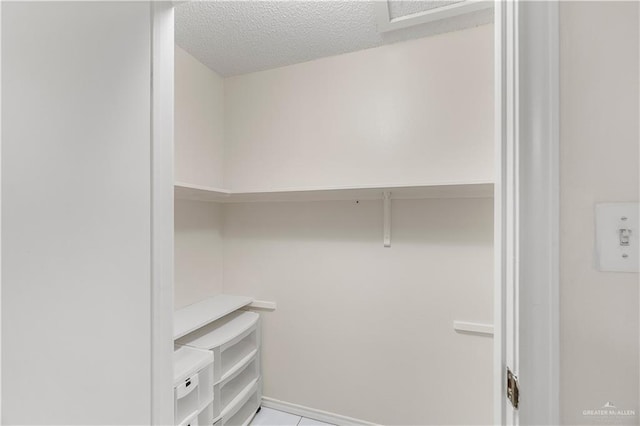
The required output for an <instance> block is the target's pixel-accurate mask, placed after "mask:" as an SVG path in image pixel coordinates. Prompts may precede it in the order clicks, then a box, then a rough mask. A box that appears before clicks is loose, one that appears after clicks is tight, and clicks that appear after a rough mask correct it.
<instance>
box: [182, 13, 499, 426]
mask: <svg viewBox="0 0 640 426" xmlns="http://www.w3.org/2000/svg"><path fill="white" fill-rule="evenodd" d="M178 7H179V6H178ZM493 123H494V121H493V26H492V25H491V24H489V25H482V26H478V27H475V28H470V29H465V30H460V31H455V32H449V33H444V34H439V35H435V36H430V37H425V38H419V39H414V40H408V41H403V42H399V43H394V44H389V45H384V46H381V47H376V48H372V49H368V50H363V51H358V52H353V53H346V54H343V55H339V56H332V57H326V58H321V59H317V60H314V61H310V62H305V63H300V64H295V65H289V66H285V67H281V68H276V69H269V70H265V71H259V72H254V73H250V74H244V75H239V76H233V77H227V78H223V77H221V76H219V75H218V74H216V73H215V72H214V71H212V70H211V69H209V68H207V67H206V66H205V65H203V64H202V63H200V62H199V61H198V60H197V59H195V58H194V57H193V56H191V55H190V54H189V53H187V52H186V51H185V50H183V49H182V48H180V47H176V51H175V178H176V184H175V309H176V311H177V312H179V314H176V318H175V319H174V321H177V322H176V324H178V323H179V322H180V321H184V324H185V325H184V326H183V327H182V328H179V327H178V326H176V327H177V328H176V330H175V334H176V336H175V337H176V338H182V339H183V340H182V342H183V343H184V342H185V340H184V336H185V335H186V334H187V333H189V332H192V331H193V330H194V329H195V328H194V327H193V324H195V323H198V321H200V322H201V323H202V324H200V325H203V324H204V323H207V322H210V321H215V320H216V318H210V317H208V316H210V314H211V312H217V313H219V312H220V309H222V310H225V309H227V310H228V312H225V314H228V313H229V312H231V311H234V310H236V309H238V308H240V307H242V306H245V309H250V310H251V309H253V311H254V312H258V313H259V315H260V317H261V322H262V325H261V336H257V337H256V338H260V337H261V340H262V356H261V366H262V375H263V379H262V380H263V396H264V401H265V403H268V402H271V403H272V404H276V403H278V404H285V405H286V404H296V405H299V406H303V407H309V408H311V409H315V410H322V411H324V412H329V413H335V414H338V415H341V416H345V417H349V418H352V419H358V420H362V421H368V422H372V423H378V424H425V423H430V424H445V423H446V424H451V423H455V424H471V423H474V424H478V423H482V424H489V423H491V422H492V400H491V389H492V377H493V376H492V340H491V335H490V327H486V326H483V324H489V325H490V324H491V322H492V300H493V199H492V194H493V185H492V181H493V176H494V169H493ZM385 194H388V199H389V200H388V201H385ZM388 232H390V236H389V235H387V233H388ZM385 242H387V243H390V247H385V244H384V243H385ZM387 245H389V244H387ZM219 295H227V296H228V297H229V298H228V299H225V302H224V304H225V307H224V308H220V309H218V308H215V309H214V308H207V309H204V310H203V311H202V312H205V313H204V314H202V313H201V312H200V311H198V309H191V308H189V306H191V305H193V304H198V303H200V305H193V306H205V305H206V304H207V303H213V304H215V303H218V302H220V301H221V300H222V299H213V300H214V301H211V299H209V298H211V297H214V296H219ZM207 300H209V301H207ZM216 300H217V302H216ZM254 300H260V301H266V302H273V307H275V309H255V308H251V307H250V304H251V302H252V301H254ZM227 302H228V304H227ZM203 303H204V304H205V305H202V304H203ZM247 305H249V307H248V308H246V306H247ZM267 306H271V305H270V304H269V303H267ZM185 308H186V310H185ZM189 309H191V311H189ZM247 314H253V312H251V311H237V312H236V313H235V314H232V316H231V317H228V316H227V317H225V318H232V319H233V318H235V316H243V318H245V319H247V320H249V319H250V318H249V317H248V316H247ZM185 315H186V317H185ZM189 315H191V316H189ZM198 315H204V318H200V317H198ZM181 318H182V319H181ZM185 318H186V319H185ZM251 318H254V317H251ZM218 321H220V320H218ZM223 321H226V320H225V319H224V318H223ZM456 321H458V324H462V325H461V326H460V327H461V328H463V329H466V330H468V332H463V333H460V332H457V331H456V330H454V322H456ZM469 323H471V324H469ZM216 324H218V325H219V324H220V322H218V323H216ZM478 324H480V325H478ZM190 336H192V335H190ZM187 340H188V341H193V339H192V338H191V340H190V339H187ZM223 340H224V339H223ZM180 342H181V340H178V343H180ZM223 343H224V342H222V340H221V341H220V342H208V343H207V344H208V345H209V346H211V347H212V348H213V347H216V348H218V347H222V346H221V345H222V344H223ZM248 345H249V346H251V344H250V343H249V344H248ZM256 345H257V343H256ZM256 345H253V346H251V347H252V348H254V349H255V347H256ZM249 346H247V348H249ZM240 349H242V348H239V349H238V350H239V351H240ZM249 349H251V348H249ZM249 349H247V350H248V352H246V353H245V352H242V353H240V354H237V355H238V356H239V357H245V358H246V357H248V358H247V359H250V356H251V354H252V353H253V352H252V350H253V349H252V350H249ZM243 350H244V349H243ZM214 354H216V352H215V350H214ZM232 355H233V354H232ZM215 356H216V357H217V356H218V355H215ZM253 356H254V357H256V358H255V359H256V361H255V362H256V363H257V364H256V368H258V367H257V365H258V364H259V363H260V359H259V358H260V357H259V354H258V355H256V354H255V353H253ZM224 362H225V361H224V355H221V358H219V359H218V358H216V359H215V361H214V372H215V373H214V376H216V375H218V376H217V379H220V380H222V381H223V382H224V378H223V376H224V375H225V368H227V367H225V364H224ZM251 362H253V360H252V359H251V360H250V361H248V363H251ZM218 363H219V364H218ZM247 365H249V364H247ZM249 368H253V367H249ZM218 369H221V370H218ZM226 373H228V374H230V373H229V371H226ZM232 373H233V372H232ZM247 374H248V375H247V377H246V378H247V380H244V378H243V377H240V379H239V381H238V384H237V386H239V387H242V386H247V385H248V384H249V383H251V381H250V380H249V376H250V374H249V373H247ZM227 377H229V376H227ZM252 377H253V376H252ZM225 378H226V377H225ZM215 381H216V379H215V378H214V382H215ZM252 389H253V388H252ZM247 392H249V393H251V391H247ZM235 394H237V392H235V393H234V395H235ZM254 395H256V396H255V397H256V398H258V397H259V394H258V393H255V394H254V393H252V394H251V395H250V396H251V397H254ZM224 398H225V397H224V395H223V400H222V401H218V402H215V401H214V406H215V404H220V403H222V405H223V406H224V405H225V404H226V403H228V402H229V401H226V400H225V399H224ZM256 401H257V402H256V403H260V401H259V399H256ZM461 401H464V404H462V403H461ZM245 407H247V408H245ZM255 408H256V404H253V405H252V404H248V405H242V408H238V410H240V411H239V413H238V414H237V416H238V417H237V419H231V418H230V419H229V422H230V423H229V424H235V423H239V424H241V423H242V419H245V418H246V417H247V416H248V415H249V411H250V410H252V409H253V410H255ZM242 410H246V411H247V412H246V413H245V412H244V411H242ZM234 415H236V413H233V414H231V415H230V417H232V416H234Z"/></svg>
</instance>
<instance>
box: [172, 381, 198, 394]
mask: <svg viewBox="0 0 640 426" xmlns="http://www.w3.org/2000/svg"><path fill="white" fill-rule="evenodd" d="M197 387H198V376H193V377H189V378H188V379H186V380H185V381H184V382H182V383H180V384H179V385H178V386H177V387H176V398H177V399H182V398H184V397H185V396H187V395H189V394H190V393H191V392H192V391H193V390H194V389H195V388H197Z"/></svg>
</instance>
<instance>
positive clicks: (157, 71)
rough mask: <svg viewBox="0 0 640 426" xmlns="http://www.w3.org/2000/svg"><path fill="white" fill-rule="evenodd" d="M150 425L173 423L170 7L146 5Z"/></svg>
mask: <svg viewBox="0 0 640 426" xmlns="http://www.w3.org/2000/svg"><path fill="white" fill-rule="evenodd" d="M150 15H151V64H150V71H151V75H152V79H151V159H150V161H151V212H150V214H151V242H150V243H151V288H150V291H151V341H150V346H151V347H150V349H151V424H154V425H163V424H165V425H168V424H173V422H174V417H173V407H174V405H173V72H174V71H173V51H174V27H173V25H174V24H173V5H172V4H171V3H170V2H151V5H150Z"/></svg>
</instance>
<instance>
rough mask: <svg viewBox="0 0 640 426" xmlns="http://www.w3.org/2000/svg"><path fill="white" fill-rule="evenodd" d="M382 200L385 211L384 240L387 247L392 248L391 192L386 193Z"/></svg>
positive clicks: (383, 194)
mask: <svg viewBox="0 0 640 426" xmlns="http://www.w3.org/2000/svg"><path fill="white" fill-rule="evenodd" d="M382 200H383V209H384V226H383V232H382V240H383V242H384V246H385V247H391V191H384V192H383V193H382Z"/></svg>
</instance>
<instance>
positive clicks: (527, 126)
mask: <svg viewBox="0 0 640 426" xmlns="http://www.w3.org/2000/svg"><path fill="white" fill-rule="evenodd" d="M494 25H495V36H496V38H495V47H496V51H495V65H496V67H495V69H496V87H495V90H496V145H495V146H496V170H497V173H496V182H495V226H496V228H495V233H496V234H495V256H496V267H495V299H494V300H495V307H494V314H495V318H494V321H495V334H494V422H495V423H496V424H519V423H522V424H558V423H559V420H560V415H559V388H560V386H559V365H560V360H559V359H560V355H559V343H560V341H559V250H558V247H559V62H560V58H559V5H558V2H557V1H548V2H526V1H525V2H520V1H515V2H503V1H497V2H496V3H495V21H494ZM507 366H509V367H510V368H511V369H512V371H514V373H515V374H516V375H517V376H519V380H520V394H521V396H522V404H521V407H520V409H519V410H517V411H516V410H513V409H512V408H511V407H510V406H509V402H508V401H507V399H506V397H505V395H506V379H505V372H506V367H507Z"/></svg>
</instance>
